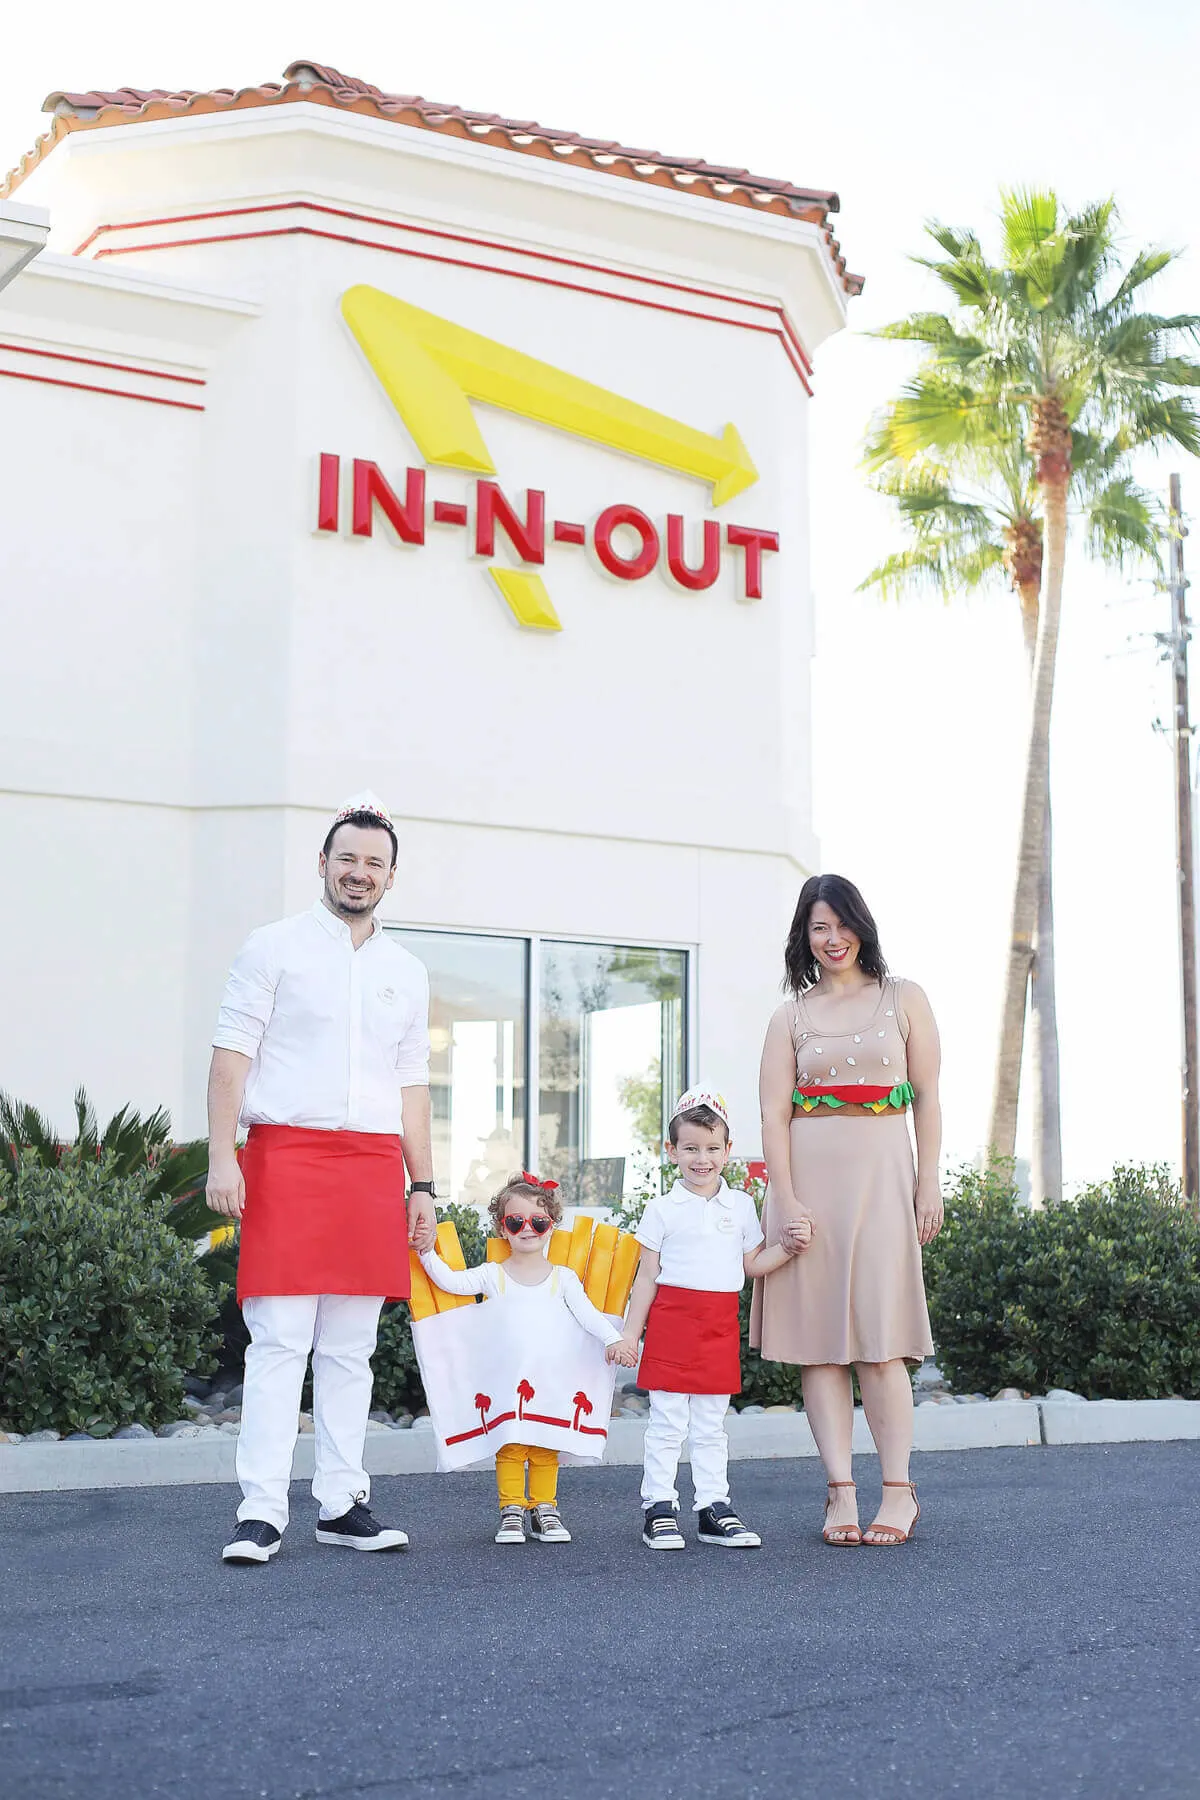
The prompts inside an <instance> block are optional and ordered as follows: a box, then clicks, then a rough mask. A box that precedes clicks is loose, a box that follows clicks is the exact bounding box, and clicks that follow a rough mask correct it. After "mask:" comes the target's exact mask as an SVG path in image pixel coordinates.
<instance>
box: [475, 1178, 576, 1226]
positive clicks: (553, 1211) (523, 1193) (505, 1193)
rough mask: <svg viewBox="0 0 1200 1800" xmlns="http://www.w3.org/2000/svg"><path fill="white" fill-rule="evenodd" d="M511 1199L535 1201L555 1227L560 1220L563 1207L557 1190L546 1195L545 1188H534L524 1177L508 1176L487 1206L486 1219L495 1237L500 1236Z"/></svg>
mask: <svg viewBox="0 0 1200 1800" xmlns="http://www.w3.org/2000/svg"><path fill="white" fill-rule="evenodd" d="M513 1199H516V1200H536V1201H537V1203H538V1205H539V1206H543V1207H545V1209H546V1211H547V1212H548V1213H549V1214H550V1217H551V1218H552V1219H553V1220H554V1223H555V1224H556V1225H557V1224H558V1223H559V1221H560V1220H561V1218H562V1215H563V1207H562V1201H561V1200H560V1198H559V1190H558V1189H557V1188H556V1189H555V1190H554V1191H553V1193H550V1194H548V1193H547V1192H546V1190H545V1188H540V1187H534V1185H533V1183H532V1182H531V1181H526V1179H525V1177H524V1175H510V1176H509V1178H508V1180H507V1181H506V1182H505V1184H504V1186H503V1187H502V1188H501V1189H500V1192H499V1193H498V1194H494V1195H493V1196H492V1199H491V1202H490V1204H489V1206H488V1218H489V1219H490V1220H491V1221H492V1229H493V1230H494V1232H495V1233H496V1235H497V1236H499V1235H500V1229H501V1224H502V1222H503V1219H504V1213H505V1209H506V1207H507V1205H508V1202H509V1201H510V1200H513Z"/></svg>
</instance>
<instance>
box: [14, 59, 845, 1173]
mask: <svg viewBox="0 0 1200 1800" xmlns="http://www.w3.org/2000/svg"><path fill="white" fill-rule="evenodd" d="M47 106H48V109H51V110H53V111H54V114H55V116H54V121H53V126H52V129H51V131H50V133H49V135H48V137H47V138H45V139H43V140H42V142H41V143H40V144H39V145H38V146H37V147H36V148H35V150H34V151H33V152H32V154H31V155H29V156H27V157H26V158H24V159H23V160H22V162H21V163H20V165H19V166H18V167H17V169H16V170H15V171H14V173H13V175H12V176H10V178H9V181H8V184H7V185H6V186H5V187H2V188H0V193H4V194H8V195H12V196H14V197H16V198H17V199H18V200H19V201H20V202H21V203H23V204H28V205H31V206H37V207H45V208H48V209H49V211H50V215H51V221H52V235H51V239H50V247H49V249H48V250H47V251H46V252H44V253H43V255H42V256H41V257H39V258H38V260H37V261H35V262H34V263H32V264H31V265H30V266H29V267H28V268H27V269H26V270H25V271H24V272H23V273H22V274H21V275H19V276H18V277H17V278H16V279H15V280H14V281H13V282H12V283H11V284H10V285H9V287H8V288H7V289H5V291H4V292H3V294H0V408H2V411H0V419H2V421H3V426H2V430H0V463H2V465H3V478H2V487H0V491H2V492H3V495H4V523H3V531H2V535H0V582H2V586H0V594H2V604H3V618H4V646H5V657H4V662H5V677H6V679H5V684H4V685H5V701H4V708H3V717H2V719H0V820H2V830H3V838H4V842H5V844H6V847H7V861H8V869H9V874H8V879H7V880H6V881H5V882H4V883H3V888H2V894H0V907H2V908H3V929H2V931H0V943H2V944H3V992H4V1007H3V1013H2V1019H3V1023H2V1026H0V1085H2V1086H3V1087H5V1088H6V1089H7V1090H8V1091H9V1092H11V1093H14V1094H16V1095H19V1096H20V1097H21V1098H23V1099H28V1100H32V1101H35V1102H36V1103H37V1104H38V1105H40V1106H42V1107H43V1108H44V1109H47V1110H48V1111H49V1112H50V1113H51V1115H52V1117H54V1118H55V1119H56V1121H58V1122H61V1123H62V1124H63V1125H64V1126H65V1125H66V1124H67V1122H68V1120H69V1116H70V1097H71V1094H72V1092H73V1090H74V1088H75V1086H76V1085H77V1084H78V1083H80V1082H82V1083H84V1084H86V1086H87V1087H88V1089H89V1091H90V1093H91V1094H92V1096H93V1098H94V1099H95V1100H96V1103H97V1105H98V1106H99V1107H100V1108H101V1110H102V1111H105V1110H109V1109H111V1108H113V1107H115V1106H117V1105H119V1104H120V1103H122V1102H124V1101H130V1102H133V1103H135V1104H137V1105H139V1106H142V1107H146V1106H150V1105H154V1104H158V1103H164V1104H166V1105H167V1106H169V1107H170V1109H171V1112H172V1114H173V1116H174V1118H175V1120H176V1124H177V1127H178V1129H179V1130H180V1132H181V1133H183V1134H189V1135H190V1134H193V1133H197V1132H199V1131H200V1130H201V1129H202V1127H203V1090H204V1074H205V1069H206V1066H207V1061H208V1045H209V1041H210V1035H211V1026H212V1022H213V1017H214V1012H215V1008H216V1005H217V1001H218V997H219V993H220V988H221V983H222V980H223V976H224V972H225V970H226V967H227V965H228V963H229V960H230V958H231V956H232V954H233V951H234V950H235V949H236V947H237V945H238V943H239V942H240V941H241V939H242V937H243V936H244V934H245V933H246V931H247V930H248V929H249V928H250V927H251V926H253V925H254V924H257V923H261V922H263V921H265V920H267V919H270V918H273V917H277V916H279V915H281V914H284V913H287V912H293V911H298V910H300V909H301V908H303V907H304V906H306V905H308V904H309V903H310V902H311V901H312V900H313V899H315V898H316V896H317V893H318V891H319V890H318V887H317V883H316V857H317V853H318V850H319V849H320V844H321V840H322V837H323V834H324V831H325V828H326V824H327V821H328V819H329V816H330V814H331V813H332V811H333V810H334V808H335V807H336V806H337V805H338V804H339V803H340V802H341V801H342V799H343V798H344V797H345V796H346V795H348V794H350V793H352V792H354V791H355V790H358V789H361V788H363V787H370V788H373V789H374V790H376V791H377V792H378V793H379V794H380V795H382V796H383V797H384V798H385V800H386V801H387V802H388V804H389V805H390V807H391V808H392V811H393V813H394V814H395V816H396V819H397V825H398V830H399V837H400V867H399V875H398V879H397V882H396V885H395V888H394V890H393V892H392V893H391V894H390V895H389V897H388V900H387V903H386V906H385V909H384V911H383V912H382V913H381V917H383V918H384V919H385V922H386V923H387V924H388V925H389V926H392V927H395V928H397V929H402V930H403V931H404V932H405V933H406V934H407V937H406V941H407V942H409V943H410V944H411V946H412V947H413V948H414V949H415V950H416V951H417V953H418V954H419V955H421V956H422V957H423V959H424V960H425V961H426V962H427V963H428V965H429V968H430V974H431V981H432V986H433V995H434V1017H433V1024H434V1042H435V1094H436V1101H435V1104H436V1107H437V1115H438V1119H439V1128H438V1129H439V1137H438V1154H439V1171H438V1172H439V1177H440V1179H441V1182H442V1184H443V1186H444V1187H445V1188H447V1189H448V1190H449V1192H450V1193H451V1195H452V1197H455V1198H457V1197H460V1196H461V1195H463V1194H466V1195H468V1196H469V1197H471V1198H478V1197H479V1194H480V1191H481V1189H482V1188H485V1187H487V1186H488V1184H489V1183H490V1179H491V1171H492V1170H493V1169H499V1168H501V1167H508V1166H511V1165H512V1164H513V1163H516V1164H520V1163H522V1162H529V1163H533V1164H536V1165H537V1166H538V1167H540V1168H542V1169H543V1170H544V1171H545V1172H546V1173H551V1172H554V1173H558V1174H559V1175H560V1176H561V1177H562V1178H563V1179H564V1181H566V1182H567V1183H568V1184H572V1183H573V1182H574V1181H575V1179H576V1176H577V1175H578V1172H579V1168H580V1165H581V1164H583V1165H584V1173H583V1186H582V1188H580V1189H579V1192H580V1195H581V1197H589V1196H590V1197H597V1196H598V1195H599V1194H600V1192H601V1191H602V1190H606V1189H611V1188H613V1187H614V1186H615V1185H616V1184H617V1183H619V1181H620V1179H621V1159H622V1158H624V1179H625V1180H626V1181H628V1179H629V1177H630V1175H631V1173H632V1167H633V1156H634V1150H635V1146H636V1144H637V1142H638V1141H639V1133H640V1137H641V1140H643V1141H646V1140H648V1138H649V1137H650V1136H652V1135H653V1133H654V1130H655V1128H656V1124H657V1121H658V1115H659V1113H660V1112H661V1105H660V1100H659V1096H658V1084H659V1083H660V1082H661V1083H662V1084H663V1085H665V1086H668V1087H674V1084H675V1083H676V1082H678V1081H682V1080H684V1079H692V1080H697V1079H699V1080H704V1081H706V1082H709V1083H713V1084H716V1085H720V1086H723V1087H724V1089H725V1090H726V1092H727V1094H728V1097H729V1099H730V1103H731V1105H732V1108H733V1114H734V1119H735V1125H736V1127H737V1130H736V1132H735V1135H736V1136H737V1137H738V1138H739V1140H740V1143H739V1147H740V1148H741V1149H743V1150H754V1151H756V1150H757V1143H758V1115H757V1104H756V1098H755V1093H756V1076H757V1060H758V1053H759V1047H760V1043H761V1034H762V1030H763V1026H764V1024H765V1021H766V1018H767V1015H768V1013H769V1011H770V1009H771V1007H772V1005H773V1004H774V1002H775V998H776V995H777V992H778V983H779V976H780V971H781V958H780V952H781V943H782V938H783V935H784V932H785V929H786V925H787V921H788V919H789V917H790V914H791V910H792V908H793V905H794V902H795V896H796V892H797V889H798V887H799V885H800V883H801V881H802V879H803V878H804V876H805V875H806V874H807V873H808V872H810V871H811V870H812V869H813V868H814V867H815V866H816V847H815V844H814V840H813V835H812V827H811V817H810V753H809V713H810V708H809V663H810V652H811V630H812V622H811V605H810V597H809V589H808V522H807V516H806V487H807V465H806V454H807V452H806V416H807V410H808V406H809V403H810V392H811V387H812V372H811V370H812V363H811V359H812V356H813V354H814V352H815V351H816V349H817V347H818V345H819V344H820V343H821V342H822V340H823V339H824V338H826V337H827V336H828V335H829V334H830V333H832V332H834V331H837V330H838V329H840V327H841V326H842V324H843V323H844V320H845V313H846V306H847V300H848V297H849V296H850V295H851V294H853V293H854V292H855V291H856V287H857V283H856V281H855V278H854V277H852V276H849V275H848V274H847V273H846V270H845V266H844V263H843V261H842V259H841V256H840V253H839V250H838V246H837V243H836V241H835V240H834V239H833V237H832V234H831V231H830V228H829V225H828V215H829V214H830V213H831V212H832V211H833V210H834V209H835V208H836V205H837V201H836V196H833V195H830V194H817V193H811V192H807V191H805V190H802V189H797V188H794V187H791V186H789V185H788V184H787V183H784V182H776V181H765V180H760V179H758V178H756V177H753V176H750V175H748V174H746V173H745V172H744V171H731V170H724V169H711V168H708V167H707V166H706V165H704V164H698V163H695V162H688V161H685V160H683V159H672V158H668V157H663V156H659V155H658V154H657V153H655V154H653V155H650V154H647V153H643V152H640V151H635V150H626V149H622V148H620V147H618V146H613V145H601V144H594V143H590V142H587V141H584V140H580V139H577V138H574V137H571V136H569V135H566V134H562V133H555V132H551V131H545V130H543V129H541V128H540V127H538V126H535V125H526V124H519V123H516V122H513V121H505V120H501V119H496V118H493V117H491V116H490V115H489V116H484V115H477V114H471V113H466V112H464V111H462V110H461V109H459V108H451V107H434V106H431V105H430V104H429V103H427V102H424V101H417V100H412V99H406V98H403V97H397V98H392V97H388V96H384V95H381V94H380V93H379V92H378V90H376V89H373V88H370V87H368V86H367V85H366V84H365V83H362V82H356V81H352V80H350V79H348V78H346V77H344V76H342V75H340V74H338V73H337V72H336V71H333V70H328V69H323V68H317V67H315V66H313V65H308V64H294V65H292V67H291V68H290V69H289V70H288V71H287V73H286V75H285V77H284V80H283V82H282V83H281V84H272V85H268V86H264V87H262V88H256V89H250V90H245V91H242V92H239V93H233V92H228V91H227V92H220V93H214V94H200V95H182V94H157V93H156V94H145V93H134V92H131V91H123V92H122V93H119V94H112V95H106V94H83V95H59V96H52V97H51V100H50V101H49V102H48V103H47ZM356 290H357V292H356ZM362 290H366V292H365V293H364V292H363V291H362ZM347 295H350V296H351V298H350V299H349V300H346V298H345V297H346V296H347ZM381 296H382V298H381ZM392 301H395V302H400V303H401V304H400V305H398V306H394V305H391V304H390V302H392ZM729 426H732V427H733V430H732V431H728V430H727V429H726V428H727V427H729ZM672 521H673V522H672ZM672 571H674V573H673V572H672Z"/></svg>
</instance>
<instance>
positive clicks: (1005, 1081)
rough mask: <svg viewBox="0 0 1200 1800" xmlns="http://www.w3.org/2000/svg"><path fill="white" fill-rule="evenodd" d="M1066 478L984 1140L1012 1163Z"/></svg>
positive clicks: (1047, 501)
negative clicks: (990, 1108)
mask: <svg viewBox="0 0 1200 1800" xmlns="http://www.w3.org/2000/svg"><path fill="white" fill-rule="evenodd" d="M1068 479H1069V468H1064V469H1063V470H1062V471H1061V473H1058V472H1057V471H1056V475H1055V479H1053V480H1046V481H1044V482H1043V483H1042V492H1043V501H1044V508H1045V548H1046V554H1045V562H1044V565H1043V572H1042V591H1041V599H1040V605H1039V610H1038V635H1037V649H1036V651H1035V654H1034V662H1033V683H1032V689H1033V691H1032V703H1031V707H1030V724H1029V751H1028V755H1027V758H1026V764H1025V790H1024V797H1023V802H1022V809H1021V837H1020V846H1019V849H1018V853H1017V879H1016V885H1015V889H1014V893H1013V904H1012V926H1011V932H1010V937H1009V951H1008V968H1007V972H1006V975H1005V983H1004V1005H1003V1009H1002V1012H1001V1019H1000V1043H999V1047H998V1050H997V1055H996V1076H995V1082H994V1085H993V1088H992V1116H991V1124H990V1127H989V1133H988V1141H989V1143H990V1145H991V1148H992V1150H993V1151H994V1152H995V1154H996V1155H998V1156H1001V1157H1011V1156H1012V1155H1013V1154H1014V1152H1015V1149H1016V1139H1017V1097H1018V1094H1019V1092H1020V1085H1021V1057H1022V1054H1023V1051H1024V1045H1025V1006H1026V997H1027V992H1028V988H1029V978H1030V971H1031V969H1032V966H1033V955H1034V938H1035V934H1036V931H1037V922H1038V896H1039V892H1040V888H1041V877H1042V867H1043V864H1044V861H1045V832H1046V796H1047V787H1048V782H1049V774H1050V710H1051V705H1052V703H1053V699H1054V666H1055V661H1056V658H1057V654H1058V627H1059V619H1060V616H1061V613H1062V590H1063V573H1064V569H1065V565H1066V550H1067V484H1068Z"/></svg>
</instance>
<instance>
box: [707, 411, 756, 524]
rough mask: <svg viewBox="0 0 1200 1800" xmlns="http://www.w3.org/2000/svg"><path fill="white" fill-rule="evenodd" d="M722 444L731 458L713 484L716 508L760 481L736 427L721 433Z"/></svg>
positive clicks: (730, 427) (713, 500) (727, 427)
mask: <svg viewBox="0 0 1200 1800" xmlns="http://www.w3.org/2000/svg"><path fill="white" fill-rule="evenodd" d="M721 443H722V446H723V447H724V450H725V453H726V455H727V456H728V458H729V467H728V469H727V470H726V472H725V474H724V475H722V476H721V477H720V479H719V480H717V481H714V482H713V491H712V503H713V505H714V506H724V504H725V502H726V500H732V499H733V497H734V495H735V494H741V493H744V492H745V490H746V489H747V488H748V487H753V486H754V484H755V482H756V481H757V480H758V470H757V469H756V468H755V466H754V464H753V462H752V461H751V458H750V452H749V451H748V450H747V448H746V446H745V444H743V442H742V434H741V432H740V431H739V430H738V428H737V426H736V425H727V426H726V427H725V429H724V431H723V432H722V433H721Z"/></svg>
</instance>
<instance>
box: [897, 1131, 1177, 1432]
mask: <svg viewBox="0 0 1200 1800" xmlns="http://www.w3.org/2000/svg"><path fill="white" fill-rule="evenodd" d="M925 1269H926V1282H927V1287H928V1292H929V1308H930V1315H931V1318H932V1322H933V1336H934V1341H935V1343H936V1344H937V1356H938V1362H939V1364H940V1366H941V1368H942V1370H943V1371H944V1373H945V1375H946V1377H947V1379H948V1380H949V1381H950V1382H951V1384H952V1385H953V1386H954V1387H956V1388H960V1389H963V1390H966V1391H971V1392H974V1391H982V1392H993V1391H994V1390H995V1389H996V1388H999V1387H1005V1386H1009V1385H1011V1386H1013V1387H1018V1388H1022V1389H1024V1390H1026V1391H1027V1392H1031V1393H1045V1392H1046V1390H1047V1389H1048V1388H1052V1387H1062V1388H1070V1389H1072V1390H1073V1391H1075V1392H1076V1393H1081V1394H1084V1395H1086V1396H1087V1397H1088V1398H1089V1399H1139V1400H1140V1399H1155V1398H1160V1397H1162V1396H1165V1395H1168V1394H1182V1395H1184V1396H1185V1397H1186V1398H1189V1399H1191V1398H1200V1223H1198V1222H1197V1220H1196V1218H1195V1216H1194V1214H1193V1213H1192V1211H1191V1209H1190V1208H1189V1207H1188V1205H1187V1204H1186V1202H1185V1201H1184V1198H1183V1196H1182V1194H1181V1193H1180V1191H1179V1189H1178V1188H1177V1187H1175V1186H1174V1184H1173V1183H1172V1181H1171V1179H1170V1175H1169V1173H1168V1171H1167V1170H1166V1169H1165V1168H1161V1167H1123V1166H1119V1167H1117V1168H1116V1169H1114V1170H1113V1173H1112V1175H1111V1176H1110V1177H1109V1179H1108V1180H1107V1181H1105V1182H1102V1183H1100V1184H1098V1185H1097V1186H1095V1187H1090V1188H1088V1189H1086V1190H1085V1191H1084V1192H1083V1193H1082V1194H1080V1195H1079V1196H1078V1197H1077V1198H1076V1199H1074V1200H1070V1201H1064V1202H1062V1203H1060V1204H1058V1205H1055V1206H1048V1207H1046V1208H1045V1210H1044V1211H1037V1212H1031V1211H1028V1210H1026V1209H1024V1208H1022V1207H1021V1206H1020V1205H1019V1203H1018V1198H1017V1193H1016V1189H1015V1188H1014V1186H1013V1182H1012V1175H1011V1169H1010V1168H1009V1167H1008V1166H1007V1165H1004V1164H999V1165H993V1166H992V1167H991V1168H989V1169H987V1170H986V1171H984V1172H983V1173H980V1172H978V1171H976V1170H973V1169H960V1170H958V1171H957V1173H956V1174H955V1175H954V1176H953V1177H952V1178H951V1181H950V1182H949V1184H948V1187H947V1192H946V1224H945V1228H944V1229H943V1231H942V1233H941V1236H940V1237H939V1238H937V1239H936V1240H935V1242H934V1243H933V1245H932V1246H931V1247H930V1248H929V1249H928V1250H927V1251H926V1253H925Z"/></svg>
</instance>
